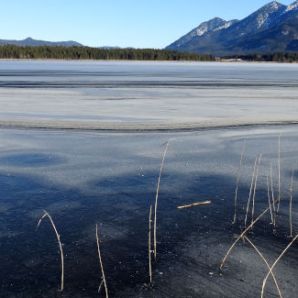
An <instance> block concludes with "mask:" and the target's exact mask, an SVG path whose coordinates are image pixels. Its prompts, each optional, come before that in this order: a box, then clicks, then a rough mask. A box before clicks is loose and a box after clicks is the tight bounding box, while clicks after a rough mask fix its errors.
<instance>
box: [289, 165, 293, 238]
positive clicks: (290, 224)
mask: <svg viewBox="0 0 298 298" xmlns="http://www.w3.org/2000/svg"><path fill="white" fill-rule="evenodd" d="M293 185H294V170H292V175H291V182H290V199H289V226H290V237H291V238H293V215H292V211H293Z"/></svg>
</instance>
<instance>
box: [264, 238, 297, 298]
mask: <svg viewBox="0 0 298 298" xmlns="http://www.w3.org/2000/svg"><path fill="white" fill-rule="evenodd" d="M297 239H298V235H296V236H295V237H294V238H293V240H292V241H291V242H290V243H289V244H288V245H287V247H286V248H285V249H284V250H283V252H282V253H281V254H280V255H279V257H278V258H277V259H276V261H275V262H274V263H273V265H272V266H271V267H270V269H269V272H268V273H267V275H266V277H265V278H264V280H263V284H262V291H261V298H263V297H264V291H265V287H266V283H267V280H268V277H269V275H270V272H273V269H274V268H275V266H276V265H277V263H278V262H279V260H280V259H281V258H282V257H283V256H284V255H285V253H286V252H287V251H288V250H289V248H290V247H291V246H292V245H293V243H294V242H295V241H296V240H297Z"/></svg>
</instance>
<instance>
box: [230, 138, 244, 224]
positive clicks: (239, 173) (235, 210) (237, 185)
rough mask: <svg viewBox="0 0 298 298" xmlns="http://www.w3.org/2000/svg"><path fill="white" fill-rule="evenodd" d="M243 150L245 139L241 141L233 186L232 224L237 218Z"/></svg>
mask: <svg viewBox="0 0 298 298" xmlns="http://www.w3.org/2000/svg"><path fill="white" fill-rule="evenodd" d="M244 152H245V141H244V142H243V148H242V152H241V156H240V162H239V168H238V171H237V177H236V188H235V196H234V217H233V222H232V223H233V224H235V223H236V220H237V204H238V191H239V183H240V178H241V169H242V163H243V157H244Z"/></svg>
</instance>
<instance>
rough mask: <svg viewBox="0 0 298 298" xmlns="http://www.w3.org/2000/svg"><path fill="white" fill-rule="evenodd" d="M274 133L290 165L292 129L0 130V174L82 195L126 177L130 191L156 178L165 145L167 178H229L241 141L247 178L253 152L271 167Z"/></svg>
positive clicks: (107, 188) (105, 188)
mask: <svg viewBox="0 0 298 298" xmlns="http://www.w3.org/2000/svg"><path fill="white" fill-rule="evenodd" d="M279 133H281V134H282V150H283V158H284V159H285V160H284V162H283V165H284V166H285V165H289V166H290V165H291V163H292V162H293V160H292V158H294V157H295V153H296V151H295V143H296V140H295V134H296V132H295V127H293V128H292V127H290V128H286V127H279V128H271V127H268V128H267V129H266V128H255V129H236V130H213V131H200V132H192V133H170V134H166V133H164V134H158V133H147V134H118V133H112V134H111V133H91V132H90V133H87V132H69V131H68V132H54V131H25V130H1V131H0V139H1V145H0V150H1V151H0V169H1V171H2V172H3V173H4V172H6V173H9V174H15V173H22V174H26V175H32V176H33V177H34V176H38V177H42V179H45V181H48V182H50V183H53V184H57V185H62V186H64V187H71V188H72V187H74V188H78V189H80V190H83V191H86V192H93V191H95V192H97V191H109V192H110V191H113V188H116V189H117V188H119V185H117V181H113V179H114V178H115V177H117V176H123V177H127V185H125V186H124V187H135V185H134V184H137V182H136V183H134V182H133V180H132V181H131V183H130V184H129V181H130V180H131V179H134V178H135V179H137V181H138V183H140V182H141V181H142V180H146V175H147V174H148V175H152V173H156V175H157V173H158V169H159V163H160V158H161V154H162V151H163V146H164V143H165V142H166V141H167V140H170V147H169V151H168V154H167V159H166V161H167V163H166V168H165V171H166V172H168V173H169V175H170V174H171V173H179V174H181V175H198V174H199V173H207V174H221V175H231V176H233V175H235V171H236V170H237V163H238V162H239V160H238V159H239V155H240V153H241V151H242V146H243V141H244V140H245V142H246V147H247V148H246V152H245V162H246V167H247V171H248V172H247V173H246V174H248V176H250V174H249V173H250V172H249V171H251V167H252V165H253V162H254V159H255V157H256V156H257V155H258V154H259V153H263V155H264V156H263V164H264V165H265V164H266V165H267V167H268V164H269V163H270V160H272V161H273V165H275V163H276V160H275V159H276V156H277V144H278V143H277V142H278V135H279ZM288 170H290V168H288ZM264 171H265V169H264ZM264 174H265V173H264ZM244 176H246V175H244ZM150 180H151V182H152V187H153V188H154V177H151V176H150ZM96 181H97V182H96ZM100 181H103V183H100ZM180 183H183V182H179V181H177V182H175V183H174V184H171V185H169V186H168V187H171V188H173V187H174V188H177V190H178V188H179V187H180ZM164 187H166V185H164ZM118 190H119V189H118Z"/></svg>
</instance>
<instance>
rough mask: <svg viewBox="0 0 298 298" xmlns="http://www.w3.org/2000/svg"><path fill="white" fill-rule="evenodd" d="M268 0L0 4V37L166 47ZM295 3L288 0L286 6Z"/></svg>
mask: <svg viewBox="0 0 298 298" xmlns="http://www.w3.org/2000/svg"><path fill="white" fill-rule="evenodd" d="M268 2H269V1H266V0H0V4H1V10H0V19H1V26H0V39H23V38H25V37H28V36H30V37H33V38H36V39H45V40H52V41H58V40H76V41H78V42H81V43H83V44H85V45H89V46H121V47H126V46H132V47H155V48H162V47H165V46H166V45H168V44H170V43H171V42H173V41H175V40H176V39H177V38H179V37H181V36H182V35H184V34H185V33H187V32H188V31H190V30H191V29H192V28H194V27H196V26H197V25H199V24H200V23H201V22H203V21H206V20H208V19H210V18H213V17H215V16H218V17H222V18H224V19H234V18H243V17H245V16H247V15H248V14H250V13H252V12H253V11H254V10H256V9H258V8H259V7H261V6H263V5H265V4H266V3H268ZM292 2H294V0H292V1H288V0H283V1H282V3H283V4H290V3H292Z"/></svg>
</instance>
